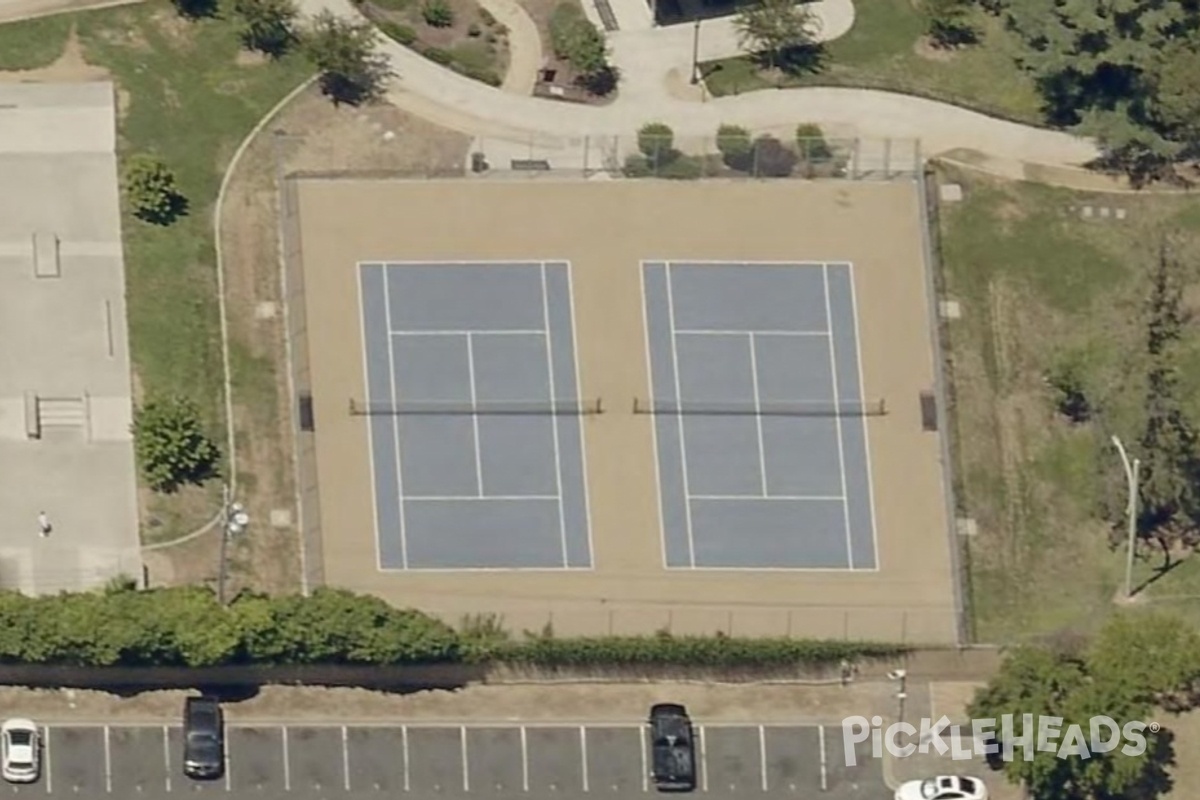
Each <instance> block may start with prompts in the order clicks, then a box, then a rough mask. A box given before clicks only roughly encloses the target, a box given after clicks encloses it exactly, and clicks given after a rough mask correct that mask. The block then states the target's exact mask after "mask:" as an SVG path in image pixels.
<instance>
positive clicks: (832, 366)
mask: <svg viewBox="0 0 1200 800" xmlns="http://www.w3.org/2000/svg"><path fill="white" fill-rule="evenodd" d="M821 277H822V278H823V279H824V281H825V318H826V319H828V320H829V328H830V330H832V329H833V304H832V303H831V302H830V300H829V265H828V264H825V265H824V266H822V267H821ZM829 371H830V373H831V377H832V381H831V382H832V383H833V406H834V408H837V405H838V385H837V384H838V368H837V353H836V352H835V349H834V346H833V337H832V336H830V337H829ZM833 422H834V425H836V426H837V445H838V474H839V475H841V478H842V519H843V520H844V522H845V523H846V558H847V559H848V563H849V564H850V566H851V567H853V566H854V545H853V544H852V543H851V540H850V503H849V501H847V500H846V499H845V498H846V452H845V446H844V445H843V444H842V418H841V417H840V416H835V417H834V418H833Z"/></svg>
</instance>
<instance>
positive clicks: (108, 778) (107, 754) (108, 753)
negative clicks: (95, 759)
mask: <svg viewBox="0 0 1200 800" xmlns="http://www.w3.org/2000/svg"><path fill="white" fill-rule="evenodd" d="M104 789H105V791H108V792H111V791H112V744H111V742H110V741H109V735H108V726H107V725H105V726H104Z"/></svg>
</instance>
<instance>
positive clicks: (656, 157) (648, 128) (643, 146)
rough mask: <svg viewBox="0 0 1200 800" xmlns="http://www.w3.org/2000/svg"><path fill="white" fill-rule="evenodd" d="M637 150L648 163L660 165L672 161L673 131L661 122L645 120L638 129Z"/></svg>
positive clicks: (673, 156) (673, 150) (673, 155)
mask: <svg viewBox="0 0 1200 800" xmlns="http://www.w3.org/2000/svg"><path fill="white" fill-rule="evenodd" d="M637 146H638V150H639V151H641V153H642V155H644V156H645V157H646V158H647V159H649V160H650V163H651V164H652V165H655V166H661V165H663V164H668V163H670V162H671V161H673V160H674V159H675V157H676V155H677V153H676V151H675V132H674V131H673V130H671V127H670V126H669V125H666V124H664V123H662V122H647V123H646V124H645V125H643V126H642V127H641V129H640V130H638V135H637Z"/></svg>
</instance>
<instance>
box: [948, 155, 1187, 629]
mask: <svg viewBox="0 0 1200 800" xmlns="http://www.w3.org/2000/svg"><path fill="white" fill-rule="evenodd" d="M944 177H945V178H946V179H948V180H951V181H953V182H958V183H961V184H962V185H963V186H964V191H965V199H964V201H963V202H961V203H957V204H944V205H943V206H942V208H941V212H940V227H939V230H940V239H941V248H940V249H941V262H942V276H943V283H944V291H945V293H946V295H947V296H948V297H951V298H954V299H956V300H958V301H959V303H960V304H961V307H962V317H961V319H959V320H956V321H952V322H948V323H947V324H946V328H945V338H944V341H945V343H946V346H947V349H948V351H949V361H950V366H951V369H950V374H951V375H952V387H953V395H954V409H953V414H952V417H953V420H954V430H953V433H952V441H953V443H954V452H955V457H954V462H955V465H954V466H955V482H956V494H957V501H958V503H959V506H960V510H959V513H960V514H962V515H965V516H969V517H972V518H974V519H975V520H976V523H977V527H978V533H977V534H976V535H975V536H973V537H969V538H966V539H964V540H963V541H964V544H965V552H966V556H967V561H968V566H969V573H970V582H969V583H970V586H969V596H970V602H971V607H972V609H973V616H974V621H975V635H976V638H977V639H979V640H981V641H989V642H1012V641H1014V640H1019V639H1023V638H1026V637H1028V636H1031V635H1035V634H1045V633H1052V632H1057V631H1062V630H1073V631H1086V630H1090V629H1092V628H1093V627H1094V626H1095V625H1096V624H1098V623H1099V622H1100V621H1102V620H1103V619H1104V617H1105V616H1107V615H1108V614H1109V613H1110V612H1111V610H1112V609H1113V608H1114V604H1113V599H1114V597H1115V596H1116V594H1117V592H1118V590H1119V588H1120V586H1121V584H1122V582H1123V577H1124V553H1123V549H1122V548H1117V549H1114V548H1112V547H1110V544H1109V541H1110V534H1111V532H1112V531H1113V530H1114V522H1115V525H1118V526H1119V525H1120V520H1121V516H1120V514H1121V508H1122V504H1123V498H1124V491H1125V490H1124V479H1123V476H1122V473H1121V467H1120V462H1119V460H1118V458H1117V456H1116V454H1115V452H1114V451H1113V449H1112V448H1111V446H1110V445H1109V443H1108V442H1109V437H1110V436H1111V435H1112V434H1117V435H1119V436H1121V437H1122V438H1123V439H1124V440H1125V441H1126V442H1127V443H1130V444H1132V443H1135V442H1136V440H1137V438H1138V435H1137V433H1138V430H1139V428H1140V420H1141V413H1142V412H1141V408H1142V401H1143V396H1144V395H1143V386H1144V379H1143V378H1142V375H1143V373H1144V366H1143V360H1142V348H1143V346H1144V335H1145V331H1144V327H1143V325H1142V323H1141V322H1140V320H1141V319H1142V318H1143V317H1142V307H1143V303H1142V299H1143V298H1144V297H1145V295H1146V291H1147V286H1148V282H1147V270H1148V269H1149V267H1150V266H1151V261H1152V259H1153V257H1154V253H1155V250H1156V246H1157V245H1156V243H1157V236H1158V232H1159V231H1161V230H1164V229H1169V228H1177V229H1180V230H1181V231H1183V233H1184V236H1185V242H1186V247H1187V248H1188V249H1189V255H1190V257H1191V258H1192V259H1194V258H1195V257H1196V256H1197V255H1200V224H1197V223H1200V202H1197V201H1196V200H1194V199H1189V198H1185V197H1179V196H1165V195H1157V196H1156V195H1149V194H1148V195H1095V194H1090V195H1089V194H1083V193H1078V192H1071V191H1066V190H1057V189H1049V188H1045V187H1041V186H1036V185H1033V184H1025V183H1012V182H1003V181H999V180H993V179H986V178H981V177H978V176H975V175H973V174H970V173H965V172H958V171H946V172H945V176H944ZM1083 205H1091V206H1093V207H1094V208H1097V207H1107V208H1110V209H1114V208H1123V209H1125V210H1126V212H1127V214H1128V216H1127V218H1126V219H1125V220H1124V221H1119V222H1118V221H1116V220H1115V218H1110V219H1109V220H1108V221H1100V220H1099V211H1095V212H1094V218H1093V219H1092V220H1085V219H1083V218H1082V216H1081V211H1080V208H1081V207H1082V206H1083ZM1189 336H1190V337H1191V338H1190V341H1189V342H1188V347H1187V348H1186V353H1185V357H1184V364H1182V365H1181V366H1182V367H1183V369H1182V373H1183V383H1184V385H1183V387H1182V390H1181V396H1182V397H1184V398H1191V399H1190V400H1188V402H1189V404H1190V405H1191V409H1190V411H1191V413H1192V415H1193V418H1194V419H1197V420H1200V401H1198V400H1197V399H1196V398H1200V334H1198V333H1197V332H1196V331H1191V332H1189ZM1066 361H1071V362H1072V363H1075V364H1079V365H1080V369H1081V373H1082V375H1083V376H1084V383H1085V386H1086V387H1087V393H1088V395H1089V397H1091V398H1092V399H1093V401H1094V402H1100V403H1102V405H1103V409H1104V411H1103V413H1102V414H1101V415H1099V416H1098V417H1097V418H1095V419H1094V420H1093V421H1091V422H1088V423H1085V424H1072V423H1070V422H1069V421H1067V420H1066V419H1065V418H1064V417H1062V416H1060V415H1059V414H1057V413H1056V410H1055V408H1054V399H1053V395H1052V392H1051V390H1050V389H1049V388H1048V386H1047V385H1046V382H1045V380H1044V376H1045V375H1046V374H1047V373H1049V372H1051V371H1053V370H1054V369H1055V368H1056V367H1057V366H1059V365H1061V364H1062V363H1064V362H1066ZM1157 563H1158V557H1157V556H1153V557H1151V558H1148V559H1146V560H1145V561H1142V560H1139V562H1138V566H1137V571H1136V575H1137V579H1138V582H1140V581H1141V580H1144V579H1145V578H1146V577H1149V576H1150V575H1151V574H1152V573H1153V568H1154V567H1155V566H1156V565H1157ZM1186 592H1193V593H1200V561H1195V562H1187V563H1185V564H1184V565H1183V566H1181V567H1180V568H1179V569H1177V570H1176V571H1174V572H1173V573H1170V574H1168V575H1167V576H1166V577H1164V578H1163V579H1162V580H1160V581H1158V582H1156V583H1155V584H1154V585H1153V586H1152V587H1151V589H1150V590H1148V591H1147V596H1149V597H1154V596H1156V595H1165V594H1167V593H1186ZM1194 599H1195V598H1194ZM1175 605H1177V606H1178V608H1179V609H1180V610H1182V611H1186V612H1188V613H1193V612H1195V611H1200V602H1193V603H1191V604H1190V605H1189V604H1188V603H1178V604H1175ZM1195 616H1196V618H1197V620H1198V621H1200V613H1197V614H1195Z"/></svg>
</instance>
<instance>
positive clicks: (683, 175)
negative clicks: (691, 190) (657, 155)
mask: <svg viewBox="0 0 1200 800" xmlns="http://www.w3.org/2000/svg"><path fill="white" fill-rule="evenodd" d="M658 177H660V178H668V179H670V180H683V181H694V180H696V179H697V178H702V177H704V162H703V161H701V160H700V159H699V158H696V157H695V156H685V155H682V154H677V155H676V156H675V157H674V158H672V159H671V160H670V161H669V162H667V163H666V164H664V165H663V166H662V168H661V169H659V171H658Z"/></svg>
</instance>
